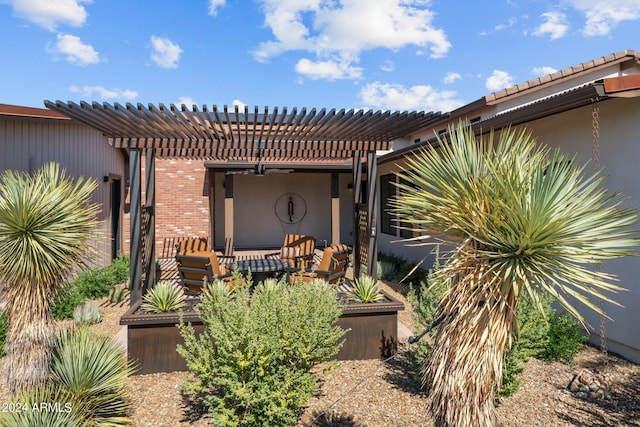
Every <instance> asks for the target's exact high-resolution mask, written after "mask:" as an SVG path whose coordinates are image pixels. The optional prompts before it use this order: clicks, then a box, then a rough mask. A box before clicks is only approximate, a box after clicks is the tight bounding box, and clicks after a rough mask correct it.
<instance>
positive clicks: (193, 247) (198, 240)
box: [176, 237, 209, 255]
mask: <svg viewBox="0 0 640 427" xmlns="http://www.w3.org/2000/svg"><path fill="white" fill-rule="evenodd" d="M208 250H209V244H208V243H207V239H205V238H204V237H189V238H188V239H184V240H181V241H180V242H178V243H176V255H186V254H188V253H190V252H207V251H208Z"/></svg>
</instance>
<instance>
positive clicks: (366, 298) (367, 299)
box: [347, 275, 384, 304]
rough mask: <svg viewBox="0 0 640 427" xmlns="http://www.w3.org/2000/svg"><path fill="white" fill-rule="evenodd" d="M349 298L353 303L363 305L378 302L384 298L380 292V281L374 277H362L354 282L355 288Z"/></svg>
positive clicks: (350, 292)
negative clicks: (356, 302)
mask: <svg viewBox="0 0 640 427" xmlns="http://www.w3.org/2000/svg"><path fill="white" fill-rule="evenodd" d="M347 297H348V298H349V299H350V300H351V301H358V302H362V303H367V304H368V303H372V302H378V301H380V300H382V299H383V298H384V295H382V293H381V292H380V287H379V286H378V281H377V280H376V279H374V278H373V277H370V276H366V275H362V276H360V277H359V278H357V279H355V280H354V281H353V286H352V288H351V290H350V291H349V292H348V294H347Z"/></svg>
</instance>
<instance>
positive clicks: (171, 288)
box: [141, 280, 186, 313]
mask: <svg viewBox="0 0 640 427" xmlns="http://www.w3.org/2000/svg"><path fill="white" fill-rule="evenodd" d="M142 299H143V303H142V304H141V307H142V309H143V310H145V311H146V312H147V313H166V312H168V311H178V310H180V309H182V308H184V306H185V305H186V303H185V298H184V290H183V289H182V287H180V286H179V285H177V284H175V283H171V282H169V281H166V280H164V281H161V282H158V283H157V284H156V286H155V287H154V288H153V289H150V290H149V292H147V293H146V294H145V296H144V297H143V298H142Z"/></svg>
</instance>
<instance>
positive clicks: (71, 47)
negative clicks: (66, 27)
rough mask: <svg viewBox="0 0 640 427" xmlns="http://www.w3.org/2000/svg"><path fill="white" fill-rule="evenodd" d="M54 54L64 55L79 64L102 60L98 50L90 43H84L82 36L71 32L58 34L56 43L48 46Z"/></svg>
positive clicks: (94, 62) (89, 63)
mask: <svg viewBox="0 0 640 427" xmlns="http://www.w3.org/2000/svg"><path fill="white" fill-rule="evenodd" d="M48 51H49V52H51V53H53V54H60V55H64V56H65V57H66V59H67V61H69V62H71V63H72V64H78V65H91V64H97V63H98V62H100V56H99V55H98V52H96V50H95V49H94V48H93V46H91V45H89V44H84V43H82V41H81V40H80V37H76V36H72V35H70V34H58V35H57V36H56V45H55V46H54V47H48Z"/></svg>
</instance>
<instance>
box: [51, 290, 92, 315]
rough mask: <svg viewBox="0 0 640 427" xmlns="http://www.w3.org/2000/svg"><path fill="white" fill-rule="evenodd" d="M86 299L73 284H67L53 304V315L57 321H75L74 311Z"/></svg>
mask: <svg viewBox="0 0 640 427" xmlns="http://www.w3.org/2000/svg"><path fill="white" fill-rule="evenodd" d="M85 300H86V298H85V297H84V296H82V295H81V294H80V292H79V291H78V289H77V288H76V287H75V286H73V284H66V285H65V286H64V287H63V288H62V289H60V292H59V293H58V295H57V296H56V297H55V298H54V300H53V303H52V304H51V313H52V314H53V318H54V319H56V320H64V319H73V310H75V308H76V307H77V306H79V305H80V304H82V303H83V302H84V301H85Z"/></svg>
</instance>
